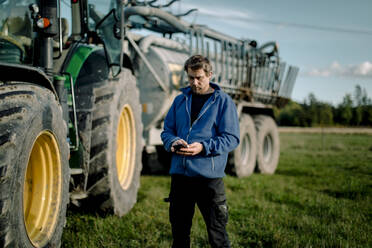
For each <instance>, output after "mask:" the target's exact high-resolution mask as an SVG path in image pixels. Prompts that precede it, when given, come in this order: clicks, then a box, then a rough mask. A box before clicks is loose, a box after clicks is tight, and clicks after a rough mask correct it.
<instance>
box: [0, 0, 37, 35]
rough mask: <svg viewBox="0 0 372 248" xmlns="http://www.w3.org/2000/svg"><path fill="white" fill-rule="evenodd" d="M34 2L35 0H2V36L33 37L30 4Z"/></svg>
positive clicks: (0, 28)
mask: <svg viewBox="0 0 372 248" xmlns="http://www.w3.org/2000/svg"><path fill="white" fill-rule="evenodd" d="M32 3H35V0H18V1H16V0H5V1H1V2H0V32H1V35H2V36H12V38H16V37H18V38H21V36H24V37H28V38H31V34H32V22H31V16H30V11H29V10H28V6H29V5H30V4H32ZM21 39H22V38H21Z"/></svg>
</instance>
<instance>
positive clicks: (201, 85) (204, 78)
mask: <svg viewBox="0 0 372 248" xmlns="http://www.w3.org/2000/svg"><path fill="white" fill-rule="evenodd" d="M187 77H188V80H189V84H190V87H191V89H192V91H193V92H194V93H195V94H200V95H202V94H205V93H207V92H208V89H209V82H210V81H211V77H212V72H210V73H209V75H206V73H205V71H204V70H203V69H197V70H192V69H190V68H187Z"/></svg>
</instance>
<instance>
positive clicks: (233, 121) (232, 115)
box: [201, 97, 240, 156]
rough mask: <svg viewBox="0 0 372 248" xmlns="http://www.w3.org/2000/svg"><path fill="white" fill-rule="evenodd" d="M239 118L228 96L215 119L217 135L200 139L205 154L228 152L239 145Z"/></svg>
mask: <svg viewBox="0 0 372 248" xmlns="http://www.w3.org/2000/svg"><path fill="white" fill-rule="evenodd" d="M239 139H240V131H239V118H238V114H237V111H236V107H235V103H234V102H233V101H232V99H231V98H230V97H228V98H227V99H226V101H225V103H224V104H223V106H222V107H221V115H220V118H219V120H218V121H217V136H215V137H213V138H211V139H209V140H204V141H202V142H201V143H202V145H203V147H204V154H205V155H206V156H214V155H220V154H223V153H229V152H231V151H232V150H234V149H235V148H236V147H237V146H238V145H239Z"/></svg>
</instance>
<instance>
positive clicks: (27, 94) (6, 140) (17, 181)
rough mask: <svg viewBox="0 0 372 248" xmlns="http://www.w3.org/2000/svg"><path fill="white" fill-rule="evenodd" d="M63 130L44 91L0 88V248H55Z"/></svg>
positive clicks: (63, 187)
mask: <svg viewBox="0 0 372 248" xmlns="http://www.w3.org/2000/svg"><path fill="white" fill-rule="evenodd" d="M66 130H67V126H66V123H65V122H64V120H63V118H62V110H61V107H60V106H59V104H58V102H57V101H56V98H55V96H54V95H53V94H52V93H51V92H50V91H49V90H47V89H45V88H42V87H39V86H36V85H31V84H20V83H18V84H10V85H6V86H1V87H0V182H1V184H0V191H1V196H0V246H1V247H59V245H60V240H61V235H62V231H63V227H64V225H65V221H66V206H67V202H68V193H69V192H68V183H69V167H68V144H67V142H66Z"/></svg>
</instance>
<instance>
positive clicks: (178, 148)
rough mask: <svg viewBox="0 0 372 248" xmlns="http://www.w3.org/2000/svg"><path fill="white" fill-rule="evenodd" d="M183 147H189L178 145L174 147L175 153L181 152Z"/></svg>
mask: <svg viewBox="0 0 372 248" xmlns="http://www.w3.org/2000/svg"><path fill="white" fill-rule="evenodd" d="M183 147H187V146H185V145H184V144H177V145H174V146H173V148H174V151H179V150H180V149H181V148H183Z"/></svg>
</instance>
